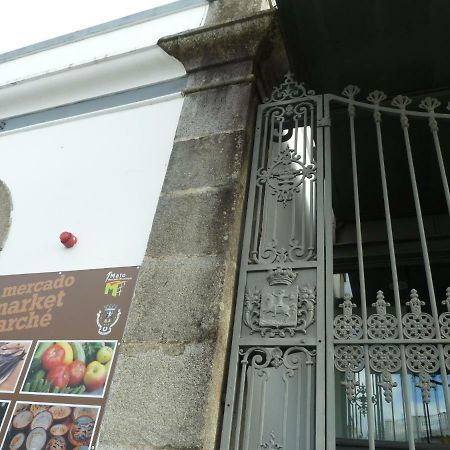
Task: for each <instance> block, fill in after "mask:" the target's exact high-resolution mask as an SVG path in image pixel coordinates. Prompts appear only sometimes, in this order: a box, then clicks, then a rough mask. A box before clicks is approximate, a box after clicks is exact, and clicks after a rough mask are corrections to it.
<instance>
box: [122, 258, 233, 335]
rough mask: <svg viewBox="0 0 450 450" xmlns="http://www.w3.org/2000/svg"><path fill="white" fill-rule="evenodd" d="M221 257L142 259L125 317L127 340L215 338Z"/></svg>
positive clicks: (222, 278) (222, 271)
mask: <svg viewBox="0 0 450 450" xmlns="http://www.w3.org/2000/svg"><path fill="white" fill-rule="evenodd" d="M224 271H225V268H224V260H223V258H219V257H216V256H206V257H200V258H197V257H195V258H168V259H160V260H158V259H151V258H145V260H144V263H143V265H142V267H141V270H140V273H139V279H138V283H137V287H136V294H135V298H134V299H133V303H132V306H131V310H130V313H129V316H128V321H127V329H126V333H125V342H136V341H138V342H143V341H153V342H168V341H169V342H171V341H180V342H193V341H195V342H198V341H202V340H207V339H214V338H215V335H216V331H217V321H218V318H219V310H220V309H221V307H222V305H221V302H222V289H223V282H224Z"/></svg>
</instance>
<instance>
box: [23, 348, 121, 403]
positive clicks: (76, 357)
mask: <svg viewBox="0 0 450 450" xmlns="http://www.w3.org/2000/svg"><path fill="white" fill-rule="evenodd" d="M115 350H116V341H39V342H38V344H37V346H36V349H35V352H34V355H33V358H32V361H31V364H30V369H29V371H28V374H27V376H26V378H25V382H24V384H23V387H22V392H24V393H39V394H43V393H44V394H55V395H75V396H77V395H81V396H93V397H102V396H103V395H104V392H105V387H106V383H107V381H108V377H109V373H110V369H111V364H112V362H113V359H114V353H115Z"/></svg>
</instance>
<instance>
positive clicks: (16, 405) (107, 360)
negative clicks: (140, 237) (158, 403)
mask: <svg viewBox="0 0 450 450" xmlns="http://www.w3.org/2000/svg"><path fill="white" fill-rule="evenodd" d="M138 270H139V268H138V267H115V268H109V269H94V270H80V271H73V272H55V273H43V274H25V275H9V276H3V277H0V426H1V428H0V430H1V431H0V442H1V448H2V449H11V450H19V449H20V450H41V449H42V450H47V449H60V450H87V449H89V448H90V449H92V448H94V446H95V442H96V440H97V436H98V430H99V427H98V424H99V422H100V420H101V417H102V415H103V406H104V404H105V400H106V396H107V393H108V389H109V385H110V383H111V374H112V372H113V369H114V365H115V363H116V359H117V350H118V347H119V346H120V340H121V339H122V336H123V332H124V328H125V323H126V318H127V315H128V310H129V307H130V303H131V299H132V297H133V292H134V287H135V283H136V277H137V274H138Z"/></svg>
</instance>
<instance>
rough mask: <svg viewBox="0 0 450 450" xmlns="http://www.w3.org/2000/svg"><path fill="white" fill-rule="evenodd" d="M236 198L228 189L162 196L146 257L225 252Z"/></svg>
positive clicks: (231, 190) (233, 192) (219, 253)
mask: <svg viewBox="0 0 450 450" xmlns="http://www.w3.org/2000/svg"><path fill="white" fill-rule="evenodd" d="M236 198H237V195H236V193H235V191H234V190H233V189H231V188H223V189H219V190H208V189H206V190H201V191H195V192H193V193H187V194H183V195H173V196H172V195H162V196H161V197H160V199H159V202H158V208H157V210H156V215H155V219H154V222H153V227H152V232H151V234H150V239H149V242H148V246H147V256H151V257H155V258H158V257H162V256H202V255H221V254H223V253H224V252H225V249H226V246H227V243H228V238H229V229H230V228H231V226H232V223H233V221H234V214H233V211H234V209H235V204H236Z"/></svg>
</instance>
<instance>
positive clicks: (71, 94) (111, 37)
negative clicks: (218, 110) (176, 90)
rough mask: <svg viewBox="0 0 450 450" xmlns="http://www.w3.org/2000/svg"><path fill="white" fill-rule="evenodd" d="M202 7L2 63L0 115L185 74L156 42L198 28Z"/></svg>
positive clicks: (48, 105)
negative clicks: (164, 37)
mask: <svg viewBox="0 0 450 450" xmlns="http://www.w3.org/2000/svg"><path fill="white" fill-rule="evenodd" d="M207 9H208V6H207V5H206V4H205V5H203V6H197V7H193V8H190V9H185V10H182V11H179V12H176V13H172V14H169V15H166V16H162V17H158V18H154V19H149V20H147V21H144V22H142V23H137V24H133V25H128V26H124V27H122V28H118V29H112V30H110V31H105V32H102V33H101V34H98V35H93V36H90V37H88V38H84V39H81V40H79V41H76V42H73V43H69V44H66V45H61V46H57V47H54V48H48V49H45V50H42V51H39V52H37V53H34V54H30V55H27V56H23V57H20V58H16V59H13V60H11V61H6V62H3V63H1V64H0V119H5V118H9V117H14V116H18V115H22V114H26V113H28V112H34V111H40V110H44V109H49V108H53V107H55V106H58V105H62V104H68V103H74V102H77V101H80V100H85V99H88V98H92V97H97V96H102V95H107V94H111V93H114V92H120V91H124V90H127V89H132V88H135V87H140V86H145V85H149V84H155V83H159V82H162V81H164V80H168V79H171V78H176V77H180V76H183V75H185V73H186V72H185V70H184V67H183V66H182V64H181V63H180V62H178V61H177V60H176V59H175V58H172V57H171V56H169V55H167V54H166V53H165V52H164V51H163V50H162V49H160V48H159V47H158V46H157V45H156V43H157V41H158V39H159V38H161V37H163V36H167V35H170V34H176V33H180V32H182V31H185V30H188V29H193V28H198V27H199V26H201V25H202V24H203V22H204V19H205V16H206V12H207ZM81 34H83V33H82V32H81Z"/></svg>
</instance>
